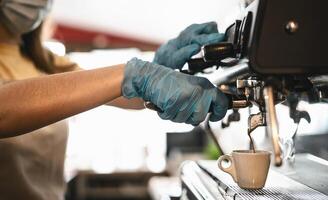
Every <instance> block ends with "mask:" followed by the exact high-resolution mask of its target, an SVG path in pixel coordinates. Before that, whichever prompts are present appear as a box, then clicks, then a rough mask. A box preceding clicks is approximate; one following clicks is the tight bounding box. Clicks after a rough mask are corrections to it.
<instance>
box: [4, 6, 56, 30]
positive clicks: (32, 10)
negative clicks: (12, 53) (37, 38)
mask: <svg viewBox="0 0 328 200" xmlns="http://www.w3.org/2000/svg"><path fill="white" fill-rule="evenodd" d="M51 5H52V0H1V1H0V20H1V21H2V23H3V24H4V25H5V26H6V27H7V28H8V29H9V31H10V32H12V33H13V34H15V35H21V34H24V33H28V32H30V31H32V30H34V29H35V28H37V27H38V26H39V25H40V24H41V23H42V21H43V20H44V18H45V17H46V16H47V15H48V13H49V11H50V8H51Z"/></svg>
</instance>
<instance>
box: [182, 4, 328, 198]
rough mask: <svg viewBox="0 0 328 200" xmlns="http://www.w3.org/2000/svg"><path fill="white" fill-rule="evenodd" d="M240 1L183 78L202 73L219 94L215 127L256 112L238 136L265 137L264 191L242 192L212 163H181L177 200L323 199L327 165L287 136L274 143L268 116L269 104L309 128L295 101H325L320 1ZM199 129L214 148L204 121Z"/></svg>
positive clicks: (273, 115)
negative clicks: (225, 102) (238, 13)
mask: <svg viewBox="0 0 328 200" xmlns="http://www.w3.org/2000/svg"><path fill="white" fill-rule="evenodd" d="M248 3H249V4H248V5H247V7H246V8H245V10H244V13H243V15H242V17H241V18H240V19H236V21H235V22H234V23H233V24H231V26H229V27H228V28H227V29H226V32H225V36H226V40H225V41H224V42H221V43H218V44H211V45H207V46H203V47H202V50H201V53H200V54H199V55H200V56H198V57H197V58H193V59H191V60H190V61H189V62H188V66H189V67H188V69H187V70H185V73H190V74H195V75H197V74H198V75H202V74H204V72H206V73H207V74H206V75H204V76H206V77H208V78H209V80H210V81H211V82H212V83H213V84H215V85H216V86H217V87H218V88H219V89H220V90H222V91H223V92H224V93H226V95H227V97H228V98H229V99H230V106H229V107H230V109H232V110H233V112H232V113H231V114H229V116H228V117H227V120H226V121H225V122H222V125H221V126H222V128H223V129H224V128H226V127H229V126H230V123H231V122H236V123H238V121H239V120H240V115H239V112H238V110H239V109H241V108H248V107H257V108H258V109H257V110H258V112H257V113H252V114H250V115H249V117H248V128H247V130H245V134H246V133H247V134H251V133H252V132H253V131H254V130H255V129H257V128H258V127H261V126H263V127H265V133H264V134H265V135H266V136H267V137H268V138H270V141H271V150H272V154H273V156H272V159H271V160H272V167H271V170H270V172H269V175H268V179H267V183H266V186H265V187H264V188H263V189H261V190H243V189H240V188H239V187H238V186H237V185H236V184H235V183H234V182H233V181H232V179H231V177H229V175H228V174H225V173H224V172H222V171H220V170H219V169H218V167H217V163H216V162H215V161H198V162H194V161H186V162H185V163H184V164H183V165H182V166H181V180H182V188H183V189H182V196H181V199H328V161H326V160H324V159H321V158H319V157H316V156H313V155H310V154H300V155H297V154H296V155H295V140H294V137H295V134H294V135H292V136H291V137H290V138H281V135H280V133H279V124H278V120H277V119H278V117H279V116H278V115H277V112H276V105H277V104H283V105H285V106H287V107H288V109H289V117H290V118H291V119H292V120H293V122H294V123H295V124H298V123H299V122H300V121H301V120H305V121H307V122H308V123H311V116H310V115H309V113H308V112H306V111H304V110H299V108H298V104H299V102H300V101H306V102H309V103H311V104H314V103H325V102H328V76H327V74H328V59H327V58H326V55H327V54H328V50H327V46H328V27H327V25H328V23H327V22H326V20H328V12H327V11H326V9H327V8H328V1H325V0H315V1H306V0H253V1H248ZM209 71H210V73H209ZM323 112H324V111H323ZM206 128H207V132H209V133H210V135H211V136H212V138H213V139H214V141H215V142H216V143H217V138H216V137H215V135H214V134H213V133H212V132H211V130H210V127H209V123H208V121H207V122H206ZM295 133H296V132H295ZM327 142H328V141H327Z"/></svg>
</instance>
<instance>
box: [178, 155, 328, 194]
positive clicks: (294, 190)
mask: <svg viewBox="0 0 328 200" xmlns="http://www.w3.org/2000/svg"><path fill="white" fill-rule="evenodd" d="M189 165H190V166H189V167H191V168H193V170H194V171H197V174H198V176H199V177H200V176H202V177H203V178H201V179H203V180H204V176H207V177H208V178H209V179H211V180H212V181H213V182H215V185H216V187H215V186H213V185H212V186H213V187H214V188H216V190H218V191H219V192H220V194H221V196H222V197H223V198H224V199H236V200H237V199H244V200H248V199H260V200H264V199H277V200H278V199H279V200H283V199H286V200H292V199H298V200H305V199H308V200H319V199H320V200H323V199H327V200H328V196H326V195H325V194H323V193H321V192H318V191H316V190H314V189H312V188H310V187H308V186H306V185H304V184H302V183H299V182H297V181H295V180H293V179H291V178H289V177H287V176H285V175H283V174H281V173H279V172H276V171H274V170H272V169H271V170H270V172H269V174H268V178H267V182H266V185H265V187H264V188H263V189H261V190H244V189H241V188H239V187H238V186H237V184H236V183H235V182H233V180H232V178H231V177H230V175H229V174H226V173H224V172H223V171H221V170H219V169H218V167H217V165H216V162H215V161H199V162H197V164H196V163H189ZM184 168H188V166H186V165H185V166H184ZM191 168H190V169H191ZM196 168H198V169H196ZM201 174H202V175H201ZM186 175H187V174H186ZM205 182H207V183H209V181H205ZM207 189H209V188H207ZM211 190H213V188H212V189H211ZM215 196H217V195H215ZM222 197H221V198H222Z"/></svg>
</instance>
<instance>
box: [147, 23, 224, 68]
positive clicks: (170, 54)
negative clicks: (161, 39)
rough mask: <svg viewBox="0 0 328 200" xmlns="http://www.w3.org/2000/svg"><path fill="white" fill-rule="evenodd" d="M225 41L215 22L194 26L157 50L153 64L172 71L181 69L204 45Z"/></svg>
mask: <svg viewBox="0 0 328 200" xmlns="http://www.w3.org/2000/svg"><path fill="white" fill-rule="evenodd" d="M223 39H224V34H221V33H218V28H217V25H216V23H215V22H208V23H204V24H192V25H190V26H188V27H187V28H186V29H185V30H184V31H182V32H181V33H180V35H179V36H178V37H177V38H175V39H172V40H170V41H168V43H166V44H164V45H162V46H161V47H160V48H159V49H158V50H157V52H156V54H155V58H154V60H153V62H154V63H157V64H160V65H164V66H166V67H169V68H171V69H181V68H182V67H183V65H184V64H185V63H186V62H187V61H188V60H189V59H190V58H191V57H192V56H193V55H195V54H197V53H198V52H199V51H200V48H201V47H202V46H203V45H207V44H212V43H218V42H221V41H222V40H223Z"/></svg>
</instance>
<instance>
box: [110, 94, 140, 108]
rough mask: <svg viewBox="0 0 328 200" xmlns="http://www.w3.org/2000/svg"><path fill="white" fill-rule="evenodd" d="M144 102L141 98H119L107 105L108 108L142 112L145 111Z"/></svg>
mask: <svg viewBox="0 0 328 200" xmlns="http://www.w3.org/2000/svg"><path fill="white" fill-rule="evenodd" d="M144 102H145V101H144V100H143V99H141V98H132V99H127V98H125V97H123V96H122V97H119V98H117V99H114V100H113V101H111V102H109V103H107V104H106V105H108V106H115V107H119V108H124V109H133V110H141V109H144V108H145V106H144Z"/></svg>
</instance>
